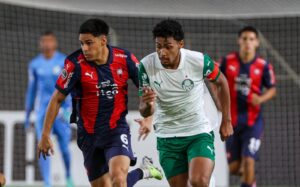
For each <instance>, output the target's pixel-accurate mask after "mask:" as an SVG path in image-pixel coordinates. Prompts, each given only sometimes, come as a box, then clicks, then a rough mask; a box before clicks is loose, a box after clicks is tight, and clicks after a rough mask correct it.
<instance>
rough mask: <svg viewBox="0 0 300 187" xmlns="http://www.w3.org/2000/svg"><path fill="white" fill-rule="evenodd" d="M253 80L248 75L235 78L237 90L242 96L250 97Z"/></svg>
mask: <svg viewBox="0 0 300 187" xmlns="http://www.w3.org/2000/svg"><path fill="white" fill-rule="evenodd" d="M250 85H251V79H250V78H248V75H247V74H241V75H240V76H239V77H236V78H235V89H236V91H239V92H241V94H242V95H244V96H248V95H249V93H250Z"/></svg>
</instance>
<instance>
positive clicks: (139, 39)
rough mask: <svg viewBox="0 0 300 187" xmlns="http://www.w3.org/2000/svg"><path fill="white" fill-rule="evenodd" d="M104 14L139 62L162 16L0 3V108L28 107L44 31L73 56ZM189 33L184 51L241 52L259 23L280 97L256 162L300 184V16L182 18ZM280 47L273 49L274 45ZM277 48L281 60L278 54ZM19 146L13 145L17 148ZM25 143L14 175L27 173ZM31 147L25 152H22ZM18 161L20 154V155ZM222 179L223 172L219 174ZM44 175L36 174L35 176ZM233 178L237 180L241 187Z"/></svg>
mask: <svg viewBox="0 0 300 187" xmlns="http://www.w3.org/2000/svg"><path fill="white" fill-rule="evenodd" d="M91 17H99V18H101V19H104V20H105V21H107V22H108V24H109V25H110V27H111V28H112V29H111V30H112V32H111V33H110V38H111V40H110V41H111V43H112V44H114V45H118V46H120V47H123V48H126V49H128V50H130V51H131V52H133V53H134V54H135V55H136V56H137V57H138V58H139V59H141V58H142V57H143V56H145V55H147V54H149V53H151V52H153V51H154V43H153V40H152V35H151V30H152V28H153V26H154V25H155V24H156V23H157V22H158V21H160V20H161V19H163V18H141V17H125V16H122V17H118V16H103V15H83V14H76V13H70V12H57V11H49V10H40V9H33V8H24V7H19V6H13V5H6V4H1V3H0V55H1V56H0V58H1V60H0V64H1V66H0V67H1V68H0V88H1V89H0V110H12V111H15V110H24V96H25V91H26V86H27V67H28V62H29V61H30V60H31V59H32V58H33V57H35V56H36V55H37V54H38V53H39V49H38V39H39V36H40V33H42V32H43V31H45V30H52V31H54V32H55V33H56V35H57V37H58V40H59V48H60V50H61V51H62V52H64V53H66V54H69V53H71V52H72V51H74V50H76V49H77V48H79V47H80V45H79V42H78V34H77V30H78V28H79V25H80V24H81V23H82V22H83V21H85V20H86V19H88V18H91ZM177 19H178V20H179V21H180V22H181V23H182V25H183V27H184V30H185V33H186V39H185V43H186V48H189V49H192V50H197V51H201V52H204V53H207V54H209V55H210V56H211V57H213V58H214V59H216V60H218V59H219V58H221V57H222V56H223V55H226V54H227V53H229V52H231V51H234V50H237V46H236V36H237V34H236V33H237V31H238V30H239V29H240V28H241V27H242V26H244V25H253V26H255V27H257V28H258V29H259V30H260V31H261V33H262V36H263V38H264V39H266V40H267V41H268V43H270V44H271V47H270V46H267V45H266V42H262V47H261V49H260V54H261V55H262V56H263V57H265V58H266V59H267V60H268V61H270V62H271V63H272V64H273V65H274V69H275V72H276V75H277V88H278V94H277V97H276V98H275V99H274V100H272V101H270V102H269V103H268V104H266V105H265V106H264V119H265V131H264V138H263V142H262V147H261V153H260V155H261V157H260V162H259V163H258V164H257V183H258V185H287V186H300V117H299V107H300V100H299V97H300V96H299V91H300V85H299V84H298V85H297V84H296V83H295V81H300V80H299V79H298V80H295V79H293V78H291V76H290V73H288V72H287V71H286V68H284V67H283V66H282V64H284V63H287V64H288V65H289V66H290V67H291V68H292V70H293V71H294V72H295V73H297V75H298V77H299V73H300V65H299V60H300V46H299V45H300V37H299V33H300V17H291V16H289V17H275V18H274V17H273V18H255V19H253V18H252V19H250V18H249V19H207V18H206V19H203V18H197V19H196V18H195V19H180V18H177ZM274 49H275V50H274ZM275 53H278V54H279V55H281V57H283V59H284V61H283V60H281V59H279V58H278V57H277V56H276V54H275ZM129 86H130V91H129V92H130V93H129V109H130V110H136V109H137V107H138V97H137V89H136V88H135V87H134V86H133V85H132V84H131V82H130V83H129ZM3 135H4V128H3V126H2V125H1V124H0V171H3V159H4V158H3V157H4V156H3V141H4V139H3V137H4V136H3ZM15 135H16V136H17V141H19V142H20V144H17V145H22V142H24V137H25V134H24V130H23V128H22V125H20V124H19V125H17V126H16V128H15ZM14 146H15V145H14ZM20 147H21V146H19V147H16V148H15V151H18V154H17V155H18V157H19V158H18V160H20V161H19V162H18V164H16V165H14V171H18V172H17V173H14V175H13V178H14V179H19V180H22V179H24V178H25V174H24V172H25V169H24V167H25V164H32V163H28V162H26V161H25V158H23V156H24V154H22V149H20ZM23 151H25V150H23ZM14 159H16V158H14ZM216 177H217V176H216ZM37 178H38V177H37ZM237 183H238V179H237V178H233V177H232V178H231V184H237Z"/></svg>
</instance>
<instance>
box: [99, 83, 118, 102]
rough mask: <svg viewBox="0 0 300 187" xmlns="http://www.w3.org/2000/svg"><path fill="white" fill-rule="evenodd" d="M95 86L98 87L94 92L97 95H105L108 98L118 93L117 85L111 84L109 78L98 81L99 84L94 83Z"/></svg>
mask: <svg viewBox="0 0 300 187" xmlns="http://www.w3.org/2000/svg"><path fill="white" fill-rule="evenodd" d="M96 88H97V89H98V91H97V93H96V95H97V96H98V97H99V96H105V97H106V98H108V99H113V98H114V96H115V95H117V94H118V93H119V91H118V85H117V84H111V82H110V80H107V81H103V82H100V84H99V85H96Z"/></svg>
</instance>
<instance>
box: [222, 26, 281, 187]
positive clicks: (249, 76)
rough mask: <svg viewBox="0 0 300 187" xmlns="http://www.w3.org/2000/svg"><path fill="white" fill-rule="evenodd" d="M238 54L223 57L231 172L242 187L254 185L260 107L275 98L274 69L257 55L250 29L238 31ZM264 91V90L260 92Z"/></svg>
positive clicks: (255, 37)
mask: <svg viewBox="0 0 300 187" xmlns="http://www.w3.org/2000/svg"><path fill="white" fill-rule="evenodd" d="M238 45H239V51H238V52H233V53H230V54H228V55H227V56H226V57H224V58H223V60H222V62H221V65H220V69H221V71H222V72H223V73H224V75H225V76H226V77H227V80H228V84H229V89H230V96H231V119H232V125H233V127H234V135H233V136H232V137H230V138H229V139H228V140H227V141H226V149H227V158H228V163H229V169H230V173H231V174H232V175H241V181H242V184H241V187H250V186H252V185H255V161H256V160H257V159H258V150H259V147H260V144H261V138H262V134H263V119H262V111H261V109H262V106H261V105H262V104H263V103H265V102H267V101H269V100H270V99H272V98H273V97H274V96H275V95H276V88H275V76H274V71H273V67H272V65H271V64H270V63H268V62H267V61H266V60H264V59H263V58H261V57H259V56H258V54H257V52H256V51H257V48H258V47H259V33H258V31H257V30H256V29H255V28H254V27H251V26H247V27H244V28H242V29H241V30H240V31H239V32H238ZM263 88H266V89H263Z"/></svg>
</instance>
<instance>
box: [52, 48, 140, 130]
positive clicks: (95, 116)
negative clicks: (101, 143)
mask: <svg viewBox="0 0 300 187" xmlns="http://www.w3.org/2000/svg"><path fill="white" fill-rule="evenodd" d="M108 48H109V57H108V61H107V63H106V64H103V65H96V64H95V63H94V62H90V61H87V60H86V59H85V58H84V55H83V53H82V51H81V50H78V51H76V52H74V53H73V54H71V55H69V56H68V57H67V58H66V60H65V65H64V69H63V71H62V73H61V75H60V77H59V78H58V80H57V83H56V88H57V89H58V90H59V91H60V92H61V93H63V94H65V95H67V94H69V93H71V95H72V99H73V105H75V106H73V107H74V108H73V111H74V112H75V116H76V120H75V123H77V125H78V130H79V131H80V132H85V133H88V134H101V135H102V136H109V135H110V134H111V133H112V132H116V131H121V132H122V131H129V127H128V125H127V122H126V119H125V117H126V114H127V111H128V109H127V100H128V96H127V94H128V84H127V81H128V80H129V79H131V80H132V81H133V82H134V84H135V85H136V86H137V87H138V67H137V66H138V64H139V62H138V60H137V59H136V57H135V56H134V55H133V54H132V53H130V52H129V51H127V50H125V49H121V48H118V47H112V46H108ZM74 109H75V110H74ZM73 115H74V113H73Z"/></svg>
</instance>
